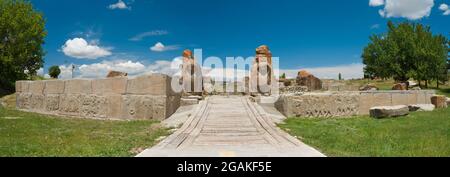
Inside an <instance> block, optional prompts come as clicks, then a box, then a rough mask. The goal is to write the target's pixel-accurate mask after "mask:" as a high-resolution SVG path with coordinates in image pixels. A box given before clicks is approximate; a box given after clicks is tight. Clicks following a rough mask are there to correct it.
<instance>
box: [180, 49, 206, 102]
mask: <svg viewBox="0 0 450 177" xmlns="http://www.w3.org/2000/svg"><path fill="white" fill-rule="evenodd" d="M180 83H181V84H182V85H183V90H184V92H185V93H191V94H197V95H201V94H202V93H203V75H202V68H201V66H200V65H199V64H198V63H197V62H196V60H195V59H194V56H193V53H192V51H190V50H184V51H183V64H182V65H181V78H180Z"/></svg>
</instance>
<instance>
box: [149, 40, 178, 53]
mask: <svg viewBox="0 0 450 177" xmlns="http://www.w3.org/2000/svg"><path fill="white" fill-rule="evenodd" d="M177 49H178V46H177V45H170V46H165V45H164V44H163V43H161V42H157V43H156V44H155V45H154V46H152V47H150V50H151V51H154V52H164V51H169V50H177Z"/></svg>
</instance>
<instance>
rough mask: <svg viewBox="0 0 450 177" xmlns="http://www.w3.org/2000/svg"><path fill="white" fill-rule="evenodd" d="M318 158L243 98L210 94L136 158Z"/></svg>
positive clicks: (256, 106)
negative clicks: (172, 128)
mask: <svg viewBox="0 0 450 177" xmlns="http://www.w3.org/2000/svg"><path fill="white" fill-rule="evenodd" d="M193 156H199V157H235V156H236V157H272V156H274V157H286V156H287V157H290V156H293V157H298V156H305V157H322V156H324V155H323V154H321V153H320V152H318V151H317V150H315V149H313V148H311V147H309V146H307V145H305V144H304V143H302V142H300V141H299V140H297V139H296V138H294V137H291V136H290V135H288V134H287V133H285V132H283V131H281V130H280V129H279V128H278V127H276V125H275V124H274V123H273V121H272V120H271V119H270V118H269V117H268V116H267V114H265V112H264V110H263V109H262V108H261V107H259V106H258V105H256V103H253V102H251V101H250V100H249V99H248V98H247V97H238V96H235V97H233V96H232V97H226V96H212V97H208V98H207V99H206V100H205V101H202V102H201V103H200V104H199V105H198V106H197V107H196V108H195V110H194V111H193V114H192V116H191V117H190V118H189V119H188V120H187V121H186V122H185V123H184V124H183V126H182V127H181V128H180V129H179V130H177V131H176V132H175V133H173V134H172V135H171V136H169V137H167V138H166V139H165V140H163V141H162V142H161V143H159V144H158V145H156V146H154V147H153V148H150V149H147V150H145V151H144V152H142V153H141V154H139V155H138V157H193Z"/></svg>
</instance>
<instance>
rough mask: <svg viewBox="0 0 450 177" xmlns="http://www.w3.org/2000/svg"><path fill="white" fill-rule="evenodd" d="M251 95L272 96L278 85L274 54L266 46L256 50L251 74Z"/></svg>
mask: <svg viewBox="0 0 450 177" xmlns="http://www.w3.org/2000/svg"><path fill="white" fill-rule="evenodd" d="M249 79H250V83H249V84H250V93H251V94H252V95H255V94H263V95H270V94H272V92H273V91H274V85H275V84H277V83H276V80H275V76H274V72H273V67H272V53H271V52H270V50H269V47H267V46H266V45H262V46H259V47H258V48H256V57H255V59H254V61H253V64H252V68H251V73H250V78H249Z"/></svg>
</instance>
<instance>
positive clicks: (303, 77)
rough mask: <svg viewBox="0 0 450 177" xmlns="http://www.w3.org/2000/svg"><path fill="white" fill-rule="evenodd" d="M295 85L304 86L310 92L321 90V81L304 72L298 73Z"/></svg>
mask: <svg viewBox="0 0 450 177" xmlns="http://www.w3.org/2000/svg"><path fill="white" fill-rule="evenodd" d="M297 85H300V86H306V87H308V89H309V90H311V91H314V90H320V89H322V81H321V80H320V79H319V78H317V77H315V76H314V75H312V74H310V73H309V72H307V71H304V70H302V71H300V72H298V75H297Z"/></svg>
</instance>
